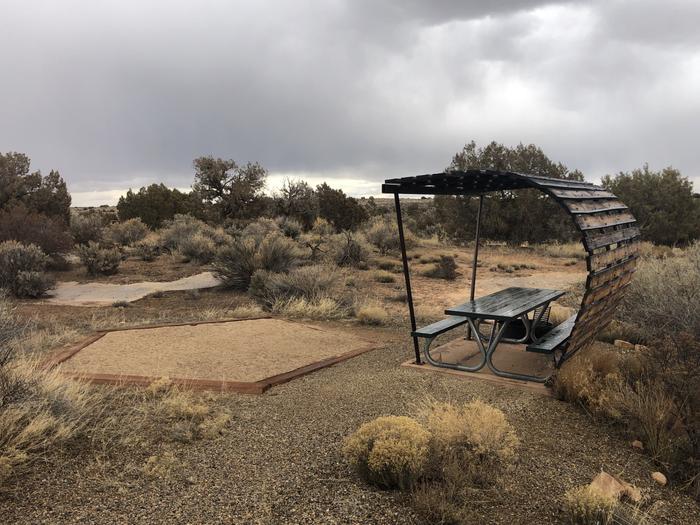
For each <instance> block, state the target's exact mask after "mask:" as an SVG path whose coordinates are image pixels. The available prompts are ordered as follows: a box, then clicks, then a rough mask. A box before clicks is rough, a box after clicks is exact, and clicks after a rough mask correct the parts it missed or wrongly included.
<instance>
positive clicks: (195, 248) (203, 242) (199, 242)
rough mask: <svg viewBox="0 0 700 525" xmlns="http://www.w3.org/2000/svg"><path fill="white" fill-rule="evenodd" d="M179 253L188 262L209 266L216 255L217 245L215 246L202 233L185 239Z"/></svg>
mask: <svg viewBox="0 0 700 525" xmlns="http://www.w3.org/2000/svg"><path fill="white" fill-rule="evenodd" d="M179 251H180V254H181V255H182V256H183V257H184V258H185V259H186V260H188V261H195V262H198V263H200V264H207V263H209V262H211V260H212V259H213V258H214V255H216V244H214V241H213V240H211V238H209V237H207V236H205V235H204V234H202V233H197V234H195V235H192V236H191V237H186V238H185V239H183V240H182V242H181V243H180V248H179Z"/></svg>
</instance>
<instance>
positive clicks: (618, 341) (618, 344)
mask: <svg viewBox="0 0 700 525" xmlns="http://www.w3.org/2000/svg"><path fill="white" fill-rule="evenodd" d="M614 345H615V346H616V347H618V348H622V349H624V350H634V345H633V344H632V343H630V342H628V341H623V340H622V339H615V343H614Z"/></svg>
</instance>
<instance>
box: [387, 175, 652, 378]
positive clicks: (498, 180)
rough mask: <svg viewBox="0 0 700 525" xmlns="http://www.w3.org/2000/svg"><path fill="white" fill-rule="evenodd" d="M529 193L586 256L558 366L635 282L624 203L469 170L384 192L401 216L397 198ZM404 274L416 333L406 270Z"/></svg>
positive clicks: (564, 184) (586, 187)
mask: <svg viewBox="0 0 700 525" xmlns="http://www.w3.org/2000/svg"><path fill="white" fill-rule="evenodd" d="M526 188H535V189H538V190H540V191H542V192H543V193H545V194H546V195H548V196H549V197H550V198H552V199H553V200H554V201H556V202H557V203H558V204H559V205H560V206H561V207H562V208H564V210H566V212H567V213H568V214H569V216H570V217H571V218H572V220H573V222H574V224H575V226H576V228H577V230H578V232H579V233H580V234H581V242H582V244H583V246H584V248H585V250H586V252H587V256H586V265H587V269H588V278H587V279H586V291H585V293H584V295H583V300H582V301H581V307H580V308H579V311H578V314H577V316H576V319H575V322H574V327H573V328H572V330H571V335H570V336H569V338H568V341H567V342H566V343H565V344H564V345H563V346H562V347H561V349H560V350H561V355H560V357H559V359H558V360H556V361H555V362H556V364H557V366H559V365H560V364H561V363H562V362H564V361H565V360H566V359H568V358H569V357H571V356H572V355H573V354H574V353H576V352H577V351H578V350H580V349H581V348H583V347H584V346H586V345H587V344H588V343H590V342H591V341H593V340H594V339H595V337H596V336H597V335H598V334H599V333H600V331H601V330H602V329H603V328H605V326H606V325H607V324H608V323H609V322H610V320H611V318H612V317H611V314H612V312H613V310H614V309H615V307H616V306H617V305H618V304H619V302H620V300H621V298H622V296H623V293H624V290H625V288H626V287H627V285H628V284H629V283H630V281H631V279H632V274H633V273H634V270H635V267H636V261H637V257H638V251H639V235H640V233H639V228H638V227H637V222H636V220H635V218H634V216H633V215H632V213H631V212H630V210H629V208H628V207H627V206H625V204H624V203H623V202H621V201H620V200H619V199H618V198H617V197H616V196H615V195H614V194H612V193H610V192H609V191H607V190H605V189H604V188H602V187H600V186H596V185H595V184H590V183H587V182H578V181H572V180H567V179H554V178H548V177H540V176H536V175H525V174H522V173H514V172H510V171H497V170H467V171H455V172H445V173H435V174H432V175H419V176H416V177H404V178H399V179H389V180H386V181H385V182H384V184H383V185H382V192H383V193H392V194H394V196H395V202H396V204H397V215H400V207H399V198H398V197H399V194H402V193H404V194H419V195H483V194H484V193H488V192H493V191H507V190H518V189H526ZM401 233H402V232H401ZM401 236H402V237H403V235H401ZM404 271H405V272H406V284H407V288H408V289H407V292H408V293H407V295H408V296H409V301H410V302H411V304H410V305H409V306H410V313H411V318H412V319H411V321H412V325H413V330H415V319H414V316H413V304H412V299H411V295H410V280H409V277H408V267H407V264H405V265H404ZM416 349H417V341H416Z"/></svg>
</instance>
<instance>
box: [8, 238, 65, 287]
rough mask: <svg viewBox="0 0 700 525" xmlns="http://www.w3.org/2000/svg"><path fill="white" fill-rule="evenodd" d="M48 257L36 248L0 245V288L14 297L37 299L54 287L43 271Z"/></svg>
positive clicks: (13, 244)
mask: <svg viewBox="0 0 700 525" xmlns="http://www.w3.org/2000/svg"><path fill="white" fill-rule="evenodd" d="M47 263H48V257H47V256H46V255H45V254H44V252H42V251H41V249H40V248H39V247H38V246H35V245H33V244H30V245H24V244H22V243H20V242H17V241H5V242H2V243H0V288H4V289H5V290H7V291H8V292H9V293H11V294H12V295H14V296H16V297H39V296H41V295H43V294H44V293H45V292H46V291H47V290H49V289H51V288H52V287H53V285H54V282H53V280H52V279H51V278H50V277H49V276H47V275H46V274H45V273H44V271H45V270H46V264H47Z"/></svg>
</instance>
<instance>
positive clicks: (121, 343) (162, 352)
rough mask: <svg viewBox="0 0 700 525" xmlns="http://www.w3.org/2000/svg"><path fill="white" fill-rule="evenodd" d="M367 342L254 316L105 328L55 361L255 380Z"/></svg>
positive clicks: (138, 372)
mask: <svg viewBox="0 0 700 525" xmlns="http://www.w3.org/2000/svg"><path fill="white" fill-rule="evenodd" d="M371 347H372V345H371V344H370V343H369V342H368V341H367V340H364V339H360V338H358V337H356V336H354V335H351V334H349V333H347V332H342V331H338V330H324V329H321V328H317V327H315V326H311V325H305V324H301V323H293V322H289V321H282V320H279V319H258V320H248V321H231V322H224V323H209V324H199V325H186V326H170V327H161V328H147V329H137V330H122V331H116V332H108V333H106V334H105V335H104V336H103V337H101V338H100V339H98V340H97V341H95V342H94V343H92V344H90V345H88V346H86V347H85V348H83V349H82V350H80V351H79V352H78V353H76V354H75V355H74V356H73V357H71V358H70V359H68V360H67V361H65V362H64V363H63V364H61V365H60V366H61V370H62V371H63V372H66V373H70V374H111V375H125V376H126V375H128V376H149V377H163V376H166V377H170V378H187V379H202V380H213V381H237V382H256V381H261V380H263V379H266V378H269V377H272V376H275V375H278V374H283V373H285V372H289V371H292V370H295V369H298V368H301V367H304V366H306V365H310V364H312V363H315V362H318V361H322V360H324V359H327V358H331V357H335V356H340V355H342V354H347V353H350V352H354V351H359V350H362V349H369V348H371Z"/></svg>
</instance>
